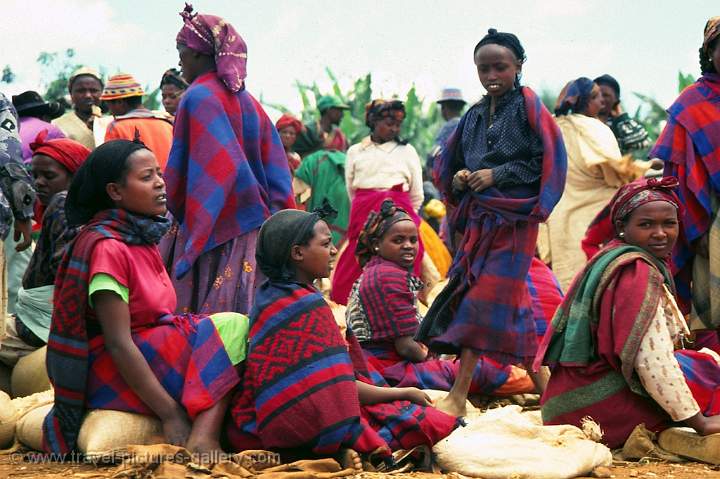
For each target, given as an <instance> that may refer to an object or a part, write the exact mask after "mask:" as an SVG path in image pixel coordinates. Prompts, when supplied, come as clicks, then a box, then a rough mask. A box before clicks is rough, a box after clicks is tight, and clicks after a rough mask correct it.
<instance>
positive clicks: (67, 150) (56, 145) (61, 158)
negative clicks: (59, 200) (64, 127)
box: [30, 130, 90, 174]
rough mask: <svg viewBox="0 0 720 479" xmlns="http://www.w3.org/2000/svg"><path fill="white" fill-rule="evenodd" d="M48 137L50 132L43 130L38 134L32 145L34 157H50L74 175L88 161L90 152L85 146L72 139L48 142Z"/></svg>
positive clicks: (57, 139) (58, 139)
mask: <svg viewBox="0 0 720 479" xmlns="http://www.w3.org/2000/svg"><path fill="white" fill-rule="evenodd" d="M47 136H48V131H47V130H43V131H41V132H40V133H38V136H37V138H35V141H34V142H32V143H30V149H31V150H32V152H33V155H45V156H49V157H50V158H52V159H53V160H55V161H57V162H58V163H60V164H61V165H63V166H64V167H65V168H67V170H68V171H69V172H70V173H73V174H74V173H75V172H76V171H77V170H78V168H80V165H82V164H83V162H84V161H85V159H87V157H88V155H89V154H90V150H88V149H87V148H86V147H85V145H83V144H81V143H78V142H77V141H75V140H71V139H70V138H56V139H54V140H46V138H47Z"/></svg>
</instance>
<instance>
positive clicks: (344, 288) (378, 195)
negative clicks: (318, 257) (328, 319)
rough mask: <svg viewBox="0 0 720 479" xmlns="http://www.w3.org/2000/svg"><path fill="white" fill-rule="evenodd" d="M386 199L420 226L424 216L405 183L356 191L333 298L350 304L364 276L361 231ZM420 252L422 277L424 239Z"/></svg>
mask: <svg viewBox="0 0 720 479" xmlns="http://www.w3.org/2000/svg"><path fill="white" fill-rule="evenodd" d="M386 199H391V200H393V202H394V203H395V205H397V206H399V207H400V208H403V209H404V210H405V211H407V213H408V214H409V215H410V217H411V218H412V220H413V221H414V222H415V225H416V226H418V227H420V217H419V216H418V214H417V213H416V212H415V210H413V207H412V203H411V202H410V195H409V194H408V192H407V191H403V190H402V185H396V186H393V187H392V188H391V189H389V190H374V189H359V190H357V191H356V192H355V198H353V200H352V204H351V206H350V224H349V225H348V233H347V238H348V244H347V247H346V248H345V250H344V251H343V252H342V254H341V255H340V259H338V262H337V266H336V267H335V272H334V273H333V277H332V290H331V293H330V299H331V300H332V301H334V302H336V303H338V304H347V300H348V296H350V290H351V289H352V285H353V283H355V281H356V280H357V279H358V278H359V277H360V275H361V274H362V270H361V268H360V264H359V263H358V261H357V258H355V248H357V244H358V238H359V237H360V231H361V230H362V229H363V227H364V226H365V222H366V221H367V218H368V216H369V215H370V212H371V211H379V210H380V205H382V202H383V201H385V200H386ZM418 242H419V248H418V255H417V258H416V259H415V268H414V273H415V275H416V276H420V272H421V263H422V257H423V254H425V249H424V248H423V244H422V240H418Z"/></svg>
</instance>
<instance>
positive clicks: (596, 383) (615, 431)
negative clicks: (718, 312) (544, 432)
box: [535, 241, 671, 448]
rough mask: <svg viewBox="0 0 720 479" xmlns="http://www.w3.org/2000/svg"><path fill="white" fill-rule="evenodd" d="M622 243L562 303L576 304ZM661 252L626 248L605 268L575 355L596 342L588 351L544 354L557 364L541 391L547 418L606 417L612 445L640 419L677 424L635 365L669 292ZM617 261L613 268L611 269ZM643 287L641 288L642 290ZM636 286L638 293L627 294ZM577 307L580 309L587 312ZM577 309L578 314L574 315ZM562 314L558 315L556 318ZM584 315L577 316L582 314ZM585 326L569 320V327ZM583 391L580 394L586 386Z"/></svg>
mask: <svg viewBox="0 0 720 479" xmlns="http://www.w3.org/2000/svg"><path fill="white" fill-rule="evenodd" d="M617 247H621V248H622V247H625V248H627V246H623V245H622V243H620V242H618V241H614V242H612V243H610V245H609V246H608V247H607V248H606V249H605V250H603V252H602V253H600V254H598V255H596V256H595V257H594V259H593V261H591V262H590V263H589V264H588V265H587V266H586V269H585V270H583V272H582V273H580V274H579V275H578V276H577V277H576V278H575V280H574V281H573V284H572V286H571V288H570V291H568V294H567V295H566V296H565V300H564V302H563V303H562V304H561V306H560V308H561V311H560V312H559V313H558V314H561V312H562V310H567V309H568V308H570V307H571V306H576V304H574V303H576V300H577V298H576V297H575V288H577V287H579V286H578V285H580V284H581V283H582V280H583V278H584V277H585V276H586V275H588V274H589V271H590V269H591V268H592V267H594V266H595V264H596V263H597V261H598V259H599V258H601V257H602V255H603V254H608V252H612V251H613V249H615V248H617ZM655 261H656V260H654V259H652V258H650V257H649V256H647V255H645V254H641V253H639V252H632V251H631V252H627V253H622V254H621V255H620V256H619V257H618V258H616V259H615V260H614V261H613V262H612V263H611V264H610V265H609V266H608V267H607V268H606V270H605V271H604V272H603V281H601V283H600V284H599V285H598V291H596V292H595V293H594V297H595V298H599V301H598V304H597V308H596V309H595V311H596V313H595V314H594V315H593V316H592V317H591V318H590V320H589V331H588V333H589V337H588V338H587V340H588V341H589V342H590V343H589V344H587V345H578V344H570V345H568V338H567V337H565V339H564V343H563V344H564V346H565V347H567V348H570V349H571V351H570V352H569V355H572V354H573V351H575V349H576V348H581V347H585V348H590V349H589V350H587V351H586V352H587V354H588V355H589V356H588V358H587V359H583V358H582V354H581V355H579V357H578V358H575V357H573V359H572V360H563V355H564V350H563V352H561V353H557V352H556V353H555V354H556V356H557V355H558V354H560V357H559V360H558V362H557V363H555V362H554V361H552V360H551V361H548V360H547V359H546V360H545V363H546V364H548V363H549V365H550V367H551V368H552V375H551V376H550V381H549V382H548V385H547V389H546V390H545V393H544V394H543V397H542V401H541V403H542V405H543V410H542V414H543V422H544V423H545V424H573V425H576V426H578V427H579V426H580V425H581V423H582V419H583V418H584V417H585V416H590V417H592V418H593V419H594V420H595V421H596V422H598V423H599V424H600V426H601V427H602V429H603V431H604V432H605V435H604V437H603V442H604V443H606V444H607V445H608V446H609V447H611V448H615V447H620V446H622V445H623V444H624V442H625V440H627V438H628V436H629V435H630V433H631V432H632V430H633V429H634V428H635V426H636V425H638V424H640V423H645V426H646V427H647V428H648V429H649V430H651V431H660V430H662V429H664V428H666V427H668V425H669V424H670V422H671V420H670V416H669V415H668V414H667V413H666V412H665V411H664V410H663V409H662V408H661V407H660V406H659V405H658V404H657V403H655V401H653V400H652V399H651V398H650V397H649V396H647V393H645V390H644V388H643V387H642V385H641V384H640V381H639V379H638V378H637V375H636V374H635V372H634V368H635V358H636V357H637V353H638V349H639V347H640V341H641V340H642V338H643V336H644V335H645V333H646V332H647V329H648V327H649V326H650V322H651V321H652V318H653V316H654V314H655V311H656V309H657V305H658V302H659V301H660V297H661V294H662V285H663V283H664V282H665V280H666V278H665V276H664V275H663V273H662V272H661V271H660V270H659V269H658V267H657V266H655ZM611 268H612V269H611ZM638 288H640V289H639V290H638ZM628 291H633V292H634V294H628ZM580 315H581V314H580V313H578V315H577V316H578V317H580ZM573 317H574V316H572V315H571V317H570V319H569V321H570V320H572V319H573ZM557 318H558V317H557V316H556V320H557ZM575 322H578V321H575ZM555 327H556V322H555V321H553V324H552V325H551V327H550V328H548V331H547V333H546V334H545V338H544V339H543V342H542V344H541V346H540V347H539V349H538V356H537V357H538V359H537V360H536V364H535V365H536V366H538V365H539V364H540V362H541V361H542V360H543V358H544V357H545V353H546V351H553V350H554V349H555V348H556V347H557V344H558V343H557V342H555V341H551V339H558V338H557V337H556V333H555V329H554V328H555ZM582 327H584V325H583V324H568V325H567V326H566V330H568V331H569V330H571V329H573V330H575V329H578V330H579V328H582ZM578 336H579V333H578ZM581 390H582V391H583V394H582V395H580V394H579V391H581Z"/></svg>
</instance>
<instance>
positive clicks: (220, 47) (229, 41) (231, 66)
mask: <svg viewBox="0 0 720 479" xmlns="http://www.w3.org/2000/svg"><path fill="white" fill-rule="evenodd" d="M180 16H181V17H182V19H183V22H184V25H183V27H182V28H181V29H180V31H179V32H178V34H177V38H176V41H177V43H178V44H180V45H185V46H186V47H188V48H190V49H191V50H195V51H196V52H198V53H201V54H203V55H208V56H211V57H213V58H214V59H215V66H216V67H217V74H218V76H219V77H220V80H222V82H223V83H224V84H225V86H226V87H227V88H228V90H230V91H231V92H233V93H236V92H238V91H240V90H243V89H244V88H245V77H246V76H247V70H246V63H247V45H246V44H245V41H244V40H243V39H242V37H241V36H240V34H239V33H238V32H237V31H235V28H233V26H232V25H230V24H229V23H227V22H226V21H225V20H223V19H222V18H220V17H217V16H215V15H198V14H197V13H193V7H192V5H190V4H189V3H186V4H185V9H184V10H183V11H182V12H180Z"/></svg>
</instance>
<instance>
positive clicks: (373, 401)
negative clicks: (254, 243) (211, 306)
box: [228, 210, 456, 457]
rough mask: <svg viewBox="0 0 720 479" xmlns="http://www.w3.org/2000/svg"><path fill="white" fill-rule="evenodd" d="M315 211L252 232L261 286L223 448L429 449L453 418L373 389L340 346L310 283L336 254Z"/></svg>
mask: <svg viewBox="0 0 720 479" xmlns="http://www.w3.org/2000/svg"><path fill="white" fill-rule="evenodd" d="M323 215H324V213H323V212H315V213H307V212H303V211H297V210H284V211H280V212H278V213H276V214H274V215H273V216H272V217H270V218H269V219H268V220H267V221H266V222H265V223H264V224H263V226H262V228H261V230H260V236H259V238H258V247H257V262H258V265H259V266H260V268H261V270H262V272H263V273H264V274H265V276H267V278H268V280H267V281H266V282H265V283H263V284H262V285H261V287H260V288H259V289H258V293H257V297H256V298H255V307H254V308H253V311H252V313H251V315H250V318H251V319H250V321H251V325H252V326H251V329H250V349H249V351H248V357H247V361H246V370H245V375H244V377H243V390H242V392H240V393H238V394H237V395H236V397H234V398H233V400H232V403H231V415H232V424H231V425H230V429H229V431H228V438H229V439H230V443H231V445H232V447H233V449H235V450H245V449H258V448H264V449H275V450H276V449H279V450H287V449H295V450H298V449H299V450H305V451H309V452H312V453H315V454H320V455H330V454H336V453H339V452H340V451H341V450H342V449H344V448H349V449H352V450H355V451H357V452H359V453H364V454H371V453H380V454H381V455H384V456H386V457H387V454H388V452H389V450H390V449H410V448H412V447H415V446H418V445H428V446H432V445H433V444H435V443H436V442H437V441H439V440H440V439H442V438H444V437H445V436H447V435H448V434H450V432H451V431H452V430H453V429H454V428H455V426H456V420H455V418H453V417H452V416H448V415H447V414H444V413H442V412H440V411H437V410H436V409H434V408H432V407H430V402H429V400H428V398H427V397H426V396H425V394H424V393H423V392H422V391H420V390H419V389H416V388H390V387H378V386H383V385H385V384H384V383H383V382H382V381H381V380H380V379H379V375H378V374H377V373H374V372H373V371H372V370H371V369H370V368H368V366H367V365H366V364H365V361H364V359H363V357H362V352H361V351H360V349H359V346H358V344H357V341H356V340H355V338H354V337H352V336H351V335H350V336H348V337H347V342H346V341H344V340H343V338H342V336H341V335H340V331H339V328H338V326H337V324H336V323H335V319H334V318H333V313H332V311H331V310H330V307H329V306H328V304H327V303H326V302H325V300H324V299H323V297H322V294H321V293H320V292H319V291H318V290H317V289H315V287H314V286H313V282H314V281H315V280H317V279H320V278H325V277H327V276H328V275H329V274H330V268H331V261H332V259H333V257H334V256H335V254H336V253H337V250H336V249H335V246H333V243H332V237H331V235H330V229H329V227H328V225H327V223H326V222H325V221H323V220H322V219H321V216H323ZM371 375H372V380H371ZM385 386H386V385H385Z"/></svg>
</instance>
